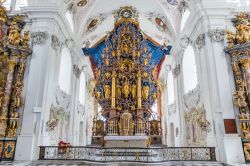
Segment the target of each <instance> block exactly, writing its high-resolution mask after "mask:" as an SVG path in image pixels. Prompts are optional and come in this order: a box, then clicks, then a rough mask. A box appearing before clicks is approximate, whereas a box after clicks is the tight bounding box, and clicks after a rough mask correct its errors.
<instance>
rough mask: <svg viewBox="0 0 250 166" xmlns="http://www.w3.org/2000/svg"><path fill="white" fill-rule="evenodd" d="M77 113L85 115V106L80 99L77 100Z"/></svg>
mask: <svg viewBox="0 0 250 166" xmlns="http://www.w3.org/2000/svg"><path fill="white" fill-rule="evenodd" d="M77 113H78V114H79V115H81V116H84V115H85V106H84V105H83V104H82V103H81V102H80V101H78V102H77Z"/></svg>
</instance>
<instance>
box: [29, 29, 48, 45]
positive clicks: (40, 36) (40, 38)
mask: <svg viewBox="0 0 250 166" xmlns="http://www.w3.org/2000/svg"><path fill="white" fill-rule="evenodd" d="M48 38H49V34H48V32H46V31H45V32H41V31H37V32H32V33H31V39H32V45H33V46H34V45H43V44H45V43H46V40H47V39H48Z"/></svg>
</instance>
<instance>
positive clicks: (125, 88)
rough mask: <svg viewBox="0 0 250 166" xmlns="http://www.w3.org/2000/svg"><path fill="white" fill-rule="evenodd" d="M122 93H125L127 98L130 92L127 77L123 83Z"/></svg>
mask: <svg viewBox="0 0 250 166" xmlns="http://www.w3.org/2000/svg"><path fill="white" fill-rule="evenodd" d="M122 93H123V94H124V97H125V98H128V96H129V93H130V85H129V81H128V79H127V78H126V81H125V82H124V84H123V87H122Z"/></svg>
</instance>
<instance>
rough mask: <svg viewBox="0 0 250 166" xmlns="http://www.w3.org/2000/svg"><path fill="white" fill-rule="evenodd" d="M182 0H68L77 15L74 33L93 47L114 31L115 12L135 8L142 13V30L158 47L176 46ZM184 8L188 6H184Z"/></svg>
mask: <svg viewBox="0 0 250 166" xmlns="http://www.w3.org/2000/svg"><path fill="white" fill-rule="evenodd" d="M178 1H179V0H155V1H152V0H136V1H134V0H120V1H118V0H107V1H102V0H65V2H66V4H67V5H66V7H67V8H68V9H70V10H71V11H72V13H73V14H74V26H75V34H76V36H77V37H78V38H79V41H81V42H82V43H83V42H84V41H89V42H90V46H92V45H94V44H95V43H97V42H98V41H99V40H100V39H102V38H103V37H104V36H105V35H106V34H107V32H109V31H111V30H113V28H114V14H113V13H114V12H115V11H116V10H118V9H119V8H120V7H121V6H133V7H135V8H136V10H137V11H138V12H139V22H140V28H141V29H142V31H143V32H144V33H146V34H147V35H148V36H149V37H151V38H153V39H154V40H155V41H156V42H158V43H159V44H163V43H164V42H166V41H167V42H170V43H173V39H175V38H176V36H177V34H178V32H179V29H180V21H181V10H182V9H183V5H182V2H180V1H179V2H178ZM184 8H185V7H184Z"/></svg>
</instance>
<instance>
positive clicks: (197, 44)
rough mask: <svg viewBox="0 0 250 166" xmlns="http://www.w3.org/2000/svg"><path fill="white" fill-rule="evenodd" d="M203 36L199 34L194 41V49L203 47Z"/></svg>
mask: <svg viewBox="0 0 250 166" xmlns="http://www.w3.org/2000/svg"><path fill="white" fill-rule="evenodd" d="M205 44H206V43H205V34H204V33H203V34H200V35H199V36H198V37H197V39H196V40H195V48H198V49H202V48H203V47H204V46H205Z"/></svg>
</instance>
